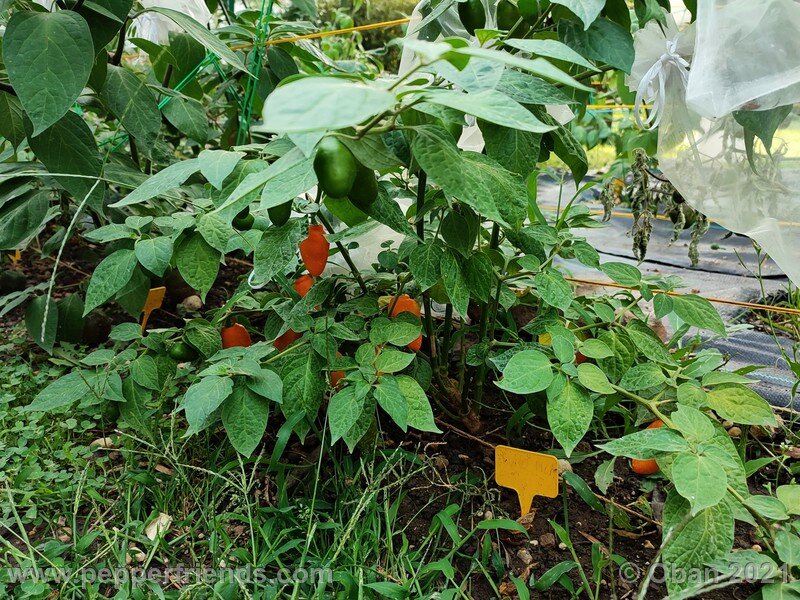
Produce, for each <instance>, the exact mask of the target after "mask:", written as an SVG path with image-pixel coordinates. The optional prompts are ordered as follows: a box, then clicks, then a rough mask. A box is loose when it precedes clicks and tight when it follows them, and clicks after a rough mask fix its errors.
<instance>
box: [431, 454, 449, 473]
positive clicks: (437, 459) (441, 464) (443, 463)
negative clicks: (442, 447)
mask: <svg viewBox="0 0 800 600" xmlns="http://www.w3.org/2000/svg"><path fill="white" fill-rule="evenodd" d="M449 464H450V461H449V460H447V459H446V458H445V457H444V456H442V455H441V454H437V455H436V456H434V457H433V466H434V467H436V468H437V469H438V470H439V471H444V470H445V469H446V468H447V467H448V465H449Z"/></svg>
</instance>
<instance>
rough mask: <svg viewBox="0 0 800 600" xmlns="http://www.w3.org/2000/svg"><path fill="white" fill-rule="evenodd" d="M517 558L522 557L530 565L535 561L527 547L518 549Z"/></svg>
mask: <svg viewBox="0 0 800 600" xmlns="http://www.w3.org/2000/svg"><path fill="white" fill-rule="evenodd" d="M517 558H518V559H520V560H521V561H522V563H523V564H525V565H529V564H531V563H532V562H533V556H532V555H531V553H530V552H528V551H527V550H526V549H525V548H520V549H519V550H517Z"/></svg>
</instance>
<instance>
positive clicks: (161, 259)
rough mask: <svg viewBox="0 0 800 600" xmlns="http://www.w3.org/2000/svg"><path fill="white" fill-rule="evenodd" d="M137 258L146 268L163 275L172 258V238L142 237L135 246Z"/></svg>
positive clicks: (160, 275)
mask: <svg viewBox="0 0 800 600" xmlns="http://www.w3.org/2000/svg"><path fill="white" fill-rule="evenodd" d="M133 250H134V252H135V253H136V258H137V259H138V261H139V264H141V265H142V266H143V267H144V268H145V269H147V270H148V271H150V272H151V273H153V274H154V275H158V276H159V277H162V276H163V275H164V271H166V269H167V267H168V266H169V261H170V260H171V259H172V238H168V237H166V236H159V237H154V238H142V239H140V240H137V241H136V244H134V247H133Z"/></svg>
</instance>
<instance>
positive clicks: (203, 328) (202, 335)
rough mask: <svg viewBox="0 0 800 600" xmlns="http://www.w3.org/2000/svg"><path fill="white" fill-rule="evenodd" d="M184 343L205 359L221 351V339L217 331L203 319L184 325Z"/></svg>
mask: <svg viewBox="0 0 800 600" xmlns="http://www.w3.org/2000/svg"><path fill="white" fill-rule="evenodd" d="M183 337H184V339H185V340H186V342H187V343H188V344H189V345H191V346H192V347H193V348H194V349H195V350H197V351H198V352H199V353H200V354H202V355H203V356H204V357H205V358H209V357H211V356H214V355H215V354H216V353H217V352H219V351H220V350H222V339H221V338H220V334H219V331H218V330H217V328H216V327H214V326H213V325H212V324H211V323H209V322H208V321H206V320H205V319H192V320H190V321H189V322H187V323H186V326H185V327H184V331H183Z"/></svg>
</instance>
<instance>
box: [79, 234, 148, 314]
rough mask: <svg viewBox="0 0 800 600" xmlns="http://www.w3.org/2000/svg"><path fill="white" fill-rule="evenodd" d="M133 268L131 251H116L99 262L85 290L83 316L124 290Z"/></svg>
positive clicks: (134, 264) (132, 253)
mask: <svg viewBox="0 0 800 600" xmlns="http://www.w3.org/2000/svg"><path fill="white" fill-rule="evenodd" d="M135 267H136V254H135V253H134V251H133V250H125V249H123V250H117V251H116V252H114V253H113V254H110V255H109V256H107V257H106V258H104V259H103V260H102V261H100V264H98V265H97V267H96V268H95V270H94V272H93V273H92V279H91V280H90V281H89V287H88V288H87V290H86V306H85V307H84V310H83V314H84V316H85V315H87V314H89V313H90V312H91V311H92V310H94V309H95V308H97V307H98V306H100V305H101V304H103V303H104V302H106V301H107V300H108V299H109V298H111V297H112V296H113V295H114V294H116V293H117V292H119V291H120V290H121V289H122V288H124V287H125V285H126V284H127V283H128V281H130V278H131V276H132V275H133V269H134V268H135Z"/></svg>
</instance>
